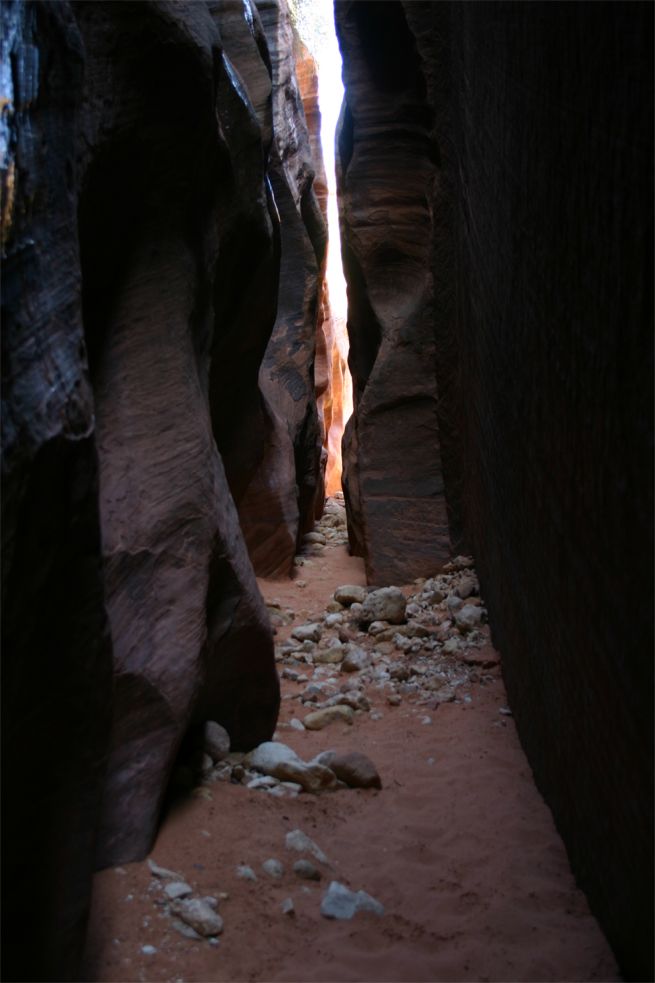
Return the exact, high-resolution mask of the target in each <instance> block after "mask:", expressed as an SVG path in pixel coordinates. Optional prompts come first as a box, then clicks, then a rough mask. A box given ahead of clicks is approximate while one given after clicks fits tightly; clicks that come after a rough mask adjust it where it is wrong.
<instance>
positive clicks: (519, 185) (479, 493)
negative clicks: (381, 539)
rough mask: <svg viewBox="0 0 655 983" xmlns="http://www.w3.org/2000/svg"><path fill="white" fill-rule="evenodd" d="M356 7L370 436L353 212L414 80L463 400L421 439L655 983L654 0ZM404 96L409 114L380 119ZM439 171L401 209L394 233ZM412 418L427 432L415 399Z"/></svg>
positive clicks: (362, 506)
mask: <svg viewBox="0 0 655 983" xmlns="http://www.w3.org/2000/svg"><path fill="white" fill-rule="evenodd" d="M336 7H337V22H338V24H339V25H340V28H339V30H340V40H341V43H342V48H343V53H344V58H345V60H346V81H347V84H348V87H349V91H348V96H347V98H348V103H349V106H350V107H351V108H350V112H349V114H348V113H347V114H346V118H345V120H344V124H343V128H342V134H341V147H342V151H341V155H342V168H343V171H344V172H345V174H344V177H343V179H342V180H343V185H342V186H343V196H344V204H343V208H344V217H343V221H344V226H345V234H346V238H347V241H348V242H349V248H351V257H350V260H349V266H348V270H349V277H350V284H349V289H350V297H351V315H350V320H351V332H352V338H353V345H354V349H355V354H354V358H353V368H354V371H355V374H356V375H357V376H358V378H359V379H360V382H359V384H358V383H357V381H356V386H357V385H359V397H358V404H357V410H356V412H358V413H359V415H360V418H359V421H356V422H355V424H354V425H353V429H352V432H351V440H353V439H354V440H357V439H359V442H360V445H361V444H362V443H363V442H364V441H365V440H367V439H368V438H367V434H368V431H367V426H368V424H367V419H368V417H367V413H368V405H369V404H368V402H367V399H368V397H367V393H368V391H369V388H370V386H371V384H377V375H376V373H377V371H378V364H379V361H380V357H381V356H380V353H381V352H382V350H383V347H384V344H385V339H386V334H385V330H386V322H382V321H381V319H380V317H379V316H378V307H379V305H376V303H375V289H374V287H373V288H372V282H373V283H375V280H373V281H372V279H371V277H372V274H373V275H374V274H375V266H374V265H373V264H371V262H370V258H369V257H370V253H371V249H370V247H369V246H368V238H367V234H364V233H362V235H360V234H359V230H358V228H357V223H356V216H355V217H353V215H352V203H353V202H358V203H362V205H365V206H366V207H368V201H369V199H370V198H371V197H372V195H373V193H374V190H375V188H376V187H377V186H378V184H379V185H380V187H382V188H384V186H385V185H384V184H383V179H382V178H378V173H379V172H378V170H377V169H376V168H375V167H374V164H375V162H376V157H375V155H370V154H369V156H368V158H366V159H367V162H368V164H369V167H368V169H365V168H364V167H363V166H361V164H360V158H359V157H358V154H362V153H364V152H365V151H367V150H368V148H369V146H370V147H380V148H382V147H385V148H386V147H389V148H390V151H391V155H393V153H394V148H395V147H396V146H397V145H398V144H399V140H400V137H399V135H398V133H397V125H398V121H399V118H401V117H402V118H403V119H404V120H405V123H404V125H403V128H402V132H403V133H404V132H405V131H406V129H407V126H408V124H409V121H410V120H411V119H412V117H411V114H410V113H409V112H408V111H407V109H403V110H402V112H400V113H399V112H398V109H397V108H396V107H402V106H403V105H404V101H405V99H406V93H407V92H408V91H410V89H411V87H412V86H414V90H415V91H416V92H418V93H420V94H421V98H422V103H423V104H425V106H427V109H426V114H427V115H426V117H425V119H426V122H425V129H424V130H423V131H421V141H423V139H424V138H425V139H429V143H430V145H431V150H430V151H429V152H426V153H427V158H429V159H431V160H432V161H433V165H434V174H430V173H429V172H427V171H426V172H425V174H424V177H423V188H424V193H425V196H426V199H427V204H426V205H425V210H426V212H428V213H429V212H431V214H432V229H431V231H430V233H429V234H430V239H431V241H430V244H429V246H425V247H423V252H422V254H421V256H420V257H419V260H418V265H417V274H416V275H417V280H418V281H419V282H427V277H428V276H430V275H431V276H432V277H433V282H434V294H433V304H434V310H433V313H432V315H431V318H432V325H433V327H432V338H433V342H434V346H435V347H434V353H435V362H434V376H435V385H436V392H437V398H438V402H439V410H438V420H439V442H437V440H436V437H435V435H434V434H432V433H429V432H422V433H421V435H420V437H419V438H418V441H417V442H418V443H419V444H420V447H421V448H422V454H423V456H424V457H425V458H430V459H431V461H432V463H433V467H435V468H436V467H438V466H439V467H441V468H443V473H444V476H445V484H446V494H447V496H448V506H449V520H450V530H451V538H452V539H453V541H454V544H457V543H459V542H461V540H462V535H463V537H464V541H465V542H466V543H467V545H468V546H469V547H470V548H472V550H473V552H474V554H475V557H476V566H477V568H478V570H479V573H480V579H481V585H482V593H483V595H484V598H485V602H486V604H487V605H488V609H489V615H490V621H491V625H492V628H493V632H494V640H495V644H496V645H497V647H498V648H499V649H500V651H501V652H502V657H503V667H504V675H505V679H506V683H507V687H508V692H509V696H510V700H511V706H512V708H513V711H514V715H515V717H516V722H517V726H518V729H519V733H520V736H521V740H522V742H523V744H524V746H525V749H526V751H527V753H528V756H529V759H530V762H531V764H532V767H533V769H534V773H535V777H536V780H537V782H538V784H539V787H540V789H541V790H542V792H543V794H544V796H545V798H546V800H547V801H548V803H549V804H550V806H551V808H552V810H553V814H554V817H555V820H556V822H557V825H558V827H559V830H560V832H561V834H562V836H563V838H564V841H565V843H566V845H567V848H568V851H569V855H570V857H571V862H572V866H573V870H574V872H575V874H576V876H577V878H578V880H579V882H580V884H581V886H582V887H583V888H584V889H585V891H586V893H587V896H588V898H589V901H590V904H591V906H592V909H593V910H594V912H595V914H596V916H597V917H598V919H599V921H600V923H601V926H602V927H603V929H604V930H605V932H606V934H607V936H608V939H609V940H610V942H611V943H612V945H613V947H614V949H615V952H616V954H617V956H618V958H619V961H620V963H621V966H622V970H623V973H624V974H625V976H626V978H628V979H635V980H646V979H652V977H653V965H652V952H653V945H652V942H653V936H652V925H653V906H652V874H653V863H652V780H653V756H652V693H653V680H652V653H653V644H652V641H653V639H652V593H653V592H652V517H653V503H652V413H651V408H652V379H651V372H652V266H653V264H652V91H653V84H652V83H653V76H652V47H651V39H652V28H653V24H652V7H650V6H649V5H643V4H630V3H623V4H619V3H617V4H603V5H595V4H586V3H580V4H577V3H569V4H542V3H533V4H520V5H516V4H504V3H494V4H460V3H452V4H450V3H440V4H431V3H411V2H407V3H403V4H402V5H401V4H391V3H388V4H387V3H382V4H376V3H354V4H346V3H343V4H341V3H337V5H336ZM391 24H393V25H395V27H394V30H393V31H391V28H390V25H391ZM363 25H365V30H364V26H363ZM385 39H386V40H385ZM385 45H386V47H385ZM367 49H368V53H367ZM385 51H386V52H387V57H386V58H383V57H382V54H381V53H383V52H385ZM394 63H395V66H396V67H394ZM376 66H377V74H376V72H375V70H374V69H375V67H376ZM419 76H420V78H419ZM417 80H418V81H417ZM385 86H386V93H387V104H388V105H389V106H390V107H391V109H390V110H389V113H390V118H388V119H387V120H385V118H384V116H383V115H382V113H381V112H377V113H375V114H373V113H372V112H371V113H366V111H365V109H366V107H368V106H370V107H374V106H375V105H376V100H377V99H378V98H379V93H380V92H382V91H383V90H384V87H385ZM428 134H429V137H428ZM379 156H380V157H381V158H382V157H384V159H385V160H388V158H387V157H386V155H383V152H382V150H380V151H379ZM427 158H426V157H424V158H422V159H427ZM380 173H385V179H384V180H385V181H386V172H382V165H380ZM417 174H418V171H417V168H416V167H414V168H413V172H412V177H411V180H406V179H405V180H403V181H402V182H400V181H398V182H397V185H398V190H399V194H397V195H395V196H393V197H392V196H391V194H390V193H389V194H388V196H387V197H386V198H383V199H382V204H381V209H382V208H386V210H387V212H388V215H389V219H388V225H389V229H390V230H391V232H392V233H393V235H391V234H390V236H389V239H390V244H393V243H395V242H396V227H395V224H394V221H400V219H397V220H395V215H396V214H398V215H399V216H402V215H404V214H405V213H406V210H407V201H406V192H405V188H406V187H407V186H408V185H409V187H410V188H411V187H413V185H414V181H415V180H416V179H417ZM367 175H368V177H367ZM418 196H419V195H418V190H416V192H415V195H414V199H415V200H417V199H418ZM425 222H426V223H427V219H425ZM418 228H419V230H420V228H421V226H420V224H419V225H418ZM355 233H357V236H355ZM427 235H428V231H427V228H426V232H425V236H427ZM371 237H373V233H371ZM417 238H418V235H417ZM414 250H415V244H412V247H411V249H410V248H407V249H403V255H404V257H405V259H404V262H405V263H407V262H409V258H410V257H412V256H414V255H415V252H414ZM353 252H355V253H356V260H357V261H356V262H355V261H354V260H353V258H352V254H353ZM362 256H363V257H364V261H362V260H361V259H360V257H362ZM426 257H427V259H426ZM424 264H427V268H426V266H424ZM419 270H420V271H421V273H420V278H422V280H421V279H420V278H419V272H418V271H419ZM372 297H373V299H371V298H372ZM392 300H393V304H394V305H396V304H397V298H392ZM395 310H396V314H395V316H396V319H397V323H398V324H404V323H405V311H404V308H403V306H402V304H400V303H398V304H397V307H395ZM394 364H396V363H395V362H393V361H390V366H393V365H394ZM397 364H398V373H399V376H401V377H402V368H401V365H402V363H401V362H398V363H397ZM362 387H363V388H362ZM395 428H399V429H400V430H401V431H402V432H403V434H404V435H405V436H406V439H407V440H408V441H414V440H415V439H416V438H415V437H414V435H413V434H412V433H411V431H410V430H406V424H405V422H404V420H403V407H402V403H400V404H399V405H398V406H393V405H392V406H391V407H390V411H389V413H388V422H387V430H388V431H389V433H390V434H392V435H393V434H394V433H395ZM392 440H393V437H390V443H391V441H392ZM368 447H369V445H368V443H367V445H366V447H365V448H362V447H361V446H360V453H359V475H357V473H356V471H355V473H354V474H353V469H354V468H355V466H356V461H355V460H354V459H353V453H352V451H351V452H350V454H349V461H350V470H351V473H350V476H349V487H350V488H351V489H355V491H356V493H357V496H358V499H359V500H357V498H356V499H355V509H354V515H353V527H354V528H353V534H354V538H355V540H356V542H357V543H358V545H359V547H360V548H361V549H362V550H363V551H364V552H365V553H367V554H368V555H369V556H370V555H373V553H374V552H375V551H376V550H378V549H380V546H378V544H376V543H374V542H373V533H372V527H371V526H370V524H367V521H366V516H367V507H368V505H367V496H370V491H369V489H368V486H367V483H366V472H365V467H366V466H367V461H368V460H369V459H368V458H367V456H366V455H367V453H368ZM385 460H386V458H384V457H383V456H379V457H376V458H375V464H376V466H378V467H380V468H382V465H383V462H384V461H385ZM439 462H440V464H439ZM369 467H370V469H371V472H373V463H371V464H370V465H369ZM396 467H397V469H398V470H399V471H400V472H401V473H404V472H405V471H406V466H405V458H404V457H403V456H402V455H401V454H398V455H397V459H396ZM416 494H417V495H418V494H419V490H418V487H417V490H416ZM351 500H352V491H351ZM405 544H406V553H407V555H408V556H410V557H411V556H412V542H411V539H410V537H405ZM421 562H422V560H421V558H420V557H418V558H417V561H416V563H415V564H414V566H412V564H411V562H410V564H409V572H410V573H411V576H412V577H414V576H418V575H419V574H420V573H421V568H420V564H421ZM369 563H370V561H369Z"/></svg>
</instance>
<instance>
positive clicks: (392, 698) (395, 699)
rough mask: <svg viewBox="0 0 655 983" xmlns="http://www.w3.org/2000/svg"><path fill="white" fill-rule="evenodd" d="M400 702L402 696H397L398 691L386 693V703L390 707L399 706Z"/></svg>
mask: <svg viewBox="0 0 655 983" xmlns="http://www.w3.org/2000/svg"><path fill="white" fill-rule="evenodd" d="M402 702H403V698H402V696H399V695H398V693H388V694H387V703H388V704H389V706H390V707H399V706H400V704H401V703H402Z"/></svg>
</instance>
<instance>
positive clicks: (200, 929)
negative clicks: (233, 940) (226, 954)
mask: <svg viewBox="0 0 655 983" xmlns="http://www.w3.org/2000/svg"><path fill="white" fill-rule="evenodd" d="M173 911H174V912H175V914H176V915H178V916H179V917H180V918H181V919H182V921H183V922H185V923H186V924H187V925H189V926H190V927H191V928H192V929H193V930H194V932H197V933H198V935H202V936H203V938H208V937H209V936H211V935H220V934H221V932H222V931H223V919H222V918H221V916H220V915H219V914H218V913H217V912H215V911H214V910H213V908H210V906H209V905H208V904H206V903H205V902H204V901H201V900H200V898H189V899H187V900H186V901H176V902H174V904H173Z"/></svg>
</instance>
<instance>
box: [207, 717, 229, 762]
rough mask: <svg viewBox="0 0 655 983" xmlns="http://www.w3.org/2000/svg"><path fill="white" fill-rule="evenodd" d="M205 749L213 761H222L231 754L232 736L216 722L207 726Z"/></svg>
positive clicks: (208, 723)
mask: <svg viewBox="0 0 655 983" xmlns="http://www.w3.org/2000/svg"><path fill="white" fill-rule="evenodd" d="M204 747H205V751H206V752H207V754H208V755H209V757H210V758H211V759H212V761H222V760H223V758H226V757H227V756H228V754H229V753H230V735H229V734H228V732H227V731H226V730H225V727H221V725H220V724H217V723H216V721H215V720H208V721H207V723H206V724H205V732H204Z"/></svg>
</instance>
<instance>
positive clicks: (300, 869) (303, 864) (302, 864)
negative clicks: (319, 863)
mask: <svg viewBox="0 0 655 983" xmlns="http://www.w3.org/2000/svg"><path fill="white" fill-rule="evenodd" d="M293 872H294V874H297V875H298V877H302V879H303V880H305V881H320V879H321V872H320V870H319V869H318V867H315V866H314V864H313V863H312V862H311V860H305V859H304V858H303V859H302V860H296V862H295V863H294V865H293Z"/></svg>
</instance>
